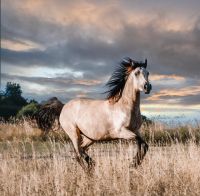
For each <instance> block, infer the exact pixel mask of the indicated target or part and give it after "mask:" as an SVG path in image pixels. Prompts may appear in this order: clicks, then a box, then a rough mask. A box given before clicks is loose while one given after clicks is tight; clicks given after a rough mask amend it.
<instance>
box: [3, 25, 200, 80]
mask: <svg viewBox="0 0 200 196" xmlns="http://www.w3.org/2000/svg"><path fill="white" fill-rule="evenodd" d="M199 26H200V25H199V22H197V23H196V25H195V26H194V28H193V29H192V30H191V31H189V32H165V31H164V32H160V31H159V29H156V28H155V27H152V26H151V24H149V25H148V26H146V27H143V28H140V27H136V26H130V25H127V24H123V30H122V31H121V33H120V35H119V36H118V37H117V38H116V39H115V40H114V42H113V43H111V44H109V43H106V42H104V41H102V40H99V39H98V38H96V37H95V35H90V36H89V37H87V38H83V37H82V36H81V35H80V34H79V32H83V30H82V29H81V27H77V28H76V31H75V32H78V33H75V34H74V35H72V36H67V37H66V38H67V41H63V43H58V44H55V45H53V46H51V47H47V48H46V49H45V50H44V51H43V50H33V51H26V52H24V51H10V50H6V49H2V61H3V62H7V63H9V64H14V65H19V66H27V64H29V65H38V66H41V65H42V66H48V67H55V65H56V66H58V67H59V66H63V67H64V66H66V65H68V66H73V68H75V69H77V70H79V69H80V70H84V69H85V70H87V69H88V70H91V69H94V68H95V67H96V66H95V65H96V63H98V62H103V63H104V64H105V66H104V68H105V73H106V72H107V70H106V67H108V66H109V65H111V64H113V62H117V61H119V59H120V58H121V57H123V56H133V57H137V58H138V59H144V57H149V62H150V64H152V65H151V67H150V68H151V70H152V71H153V72H154V73H162V74H163V73H164V74H177V75H184V76H189V77H193V76H198V75H199V74H200V69H199V64H200V56H199V52H200V44H199V42H200V41H199V40H200V39H199V37H200V36H199V34H200V33H199V32H200V28H199ZM47 28H48V25H47ZM66 31H67V30H66ZM31 41H34V40H31ZM144 54H146V55H145V56H144ZM87 62H89V63H88V66H87ZM94 72H95V69H94Z"/></svg>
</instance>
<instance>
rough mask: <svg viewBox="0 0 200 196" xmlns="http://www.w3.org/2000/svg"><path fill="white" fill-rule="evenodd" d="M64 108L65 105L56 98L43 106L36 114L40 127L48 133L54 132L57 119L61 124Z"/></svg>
mask: <svg viewBox="0 0 200 196" xmlns="http://www.w3.org/2000/svg"><path fill="white" fill-rule="evenodd" d="M63 106H64V104H63V103H62V102H61V101H59V100H58V99H57V98H56V97H53V98H51V99H50V100H48V101H47V102H46V103H45V104H44V105H41V106H40V109H39V110H38V112H37V113H36V114H35V119H36V122H37V125H38V127H39V128H40V129H41V130H42V131H44V132H46V133H48V132H49V131H50V130H52V129H53V125H54V123H55V120H56V119H57V120H58V124H59V116H60V113H61V110H62V108H63ZM59 125H60V124H59Z"/></svg>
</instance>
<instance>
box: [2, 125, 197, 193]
mask: <svg viewBox="0 0 200 196" xmlns="http://www.w3.org/2000/svg"><path fill="white" fill-rule="evenodd" d="M2 126H5V125H2V124H1V125H0V127H1V128H0V131H1V132H2V131H3V129H2ZM7 126H8V127H7V130H8V129H9V128H10V129H12V128H11V127H9V125H7ZM10 126H11V125H10ZM12 126H13V125H12ZM22 127H23V126H22ZM191 128H192V126H191ZM16 129H17V128H16ZM19 129H21V127H19ZM28 129H29V128H28V126H27V127H26V129H25V130H26V132H28V133H30V130H28ZM30 129H31V128H30ZM18 131H19V130H18ZM157 131H159V130H157ZM1 134H2V133H1ZM30 135H31V134H28V135H27V136H26V137H24V136H23V137H15V138H12V139H10V138H9V137H8V139H5V138H4V140H3V139H2V140H1V142H0V195H43V196H44V195H95V196H96V195H200V185H199V182H200V164H199V163H200V148H199V146H198V144H197V143H196V142H195V140H194V138H193V139H190V140H187V142H184V143H182V142H179V141H176V142H174V143H172V142H171V143H170V145H168V146H167V145H165V146H163V145H160V146H159V145H157V146H156V145H155V144H154V143H152V144H154V145H151V146H150V150H149V152H148V153H147V156H146V157H145V159H144V161H143V163H142V165H141V166H140V167H139V168H137V169H135V168H133V167H132V166H131V163H132V157H133V155H134V154H135V152H136V149H135V146H134V144H133V143H132V142H129V143H127V142H122V141H120V142H110V143H97V144H94V145H93V146H92V147H91V148H90V150H89V152H88V153H89V154H90V155H91V157H92V158H93V159H94V160H95V161H96V166H95V169H94V173H93V176H90V175H87V174H86V173H85V172H84V171H83V170H82V168H81V167H80V166H79V164H78V163H77V162H76V160H75V158H74V152H73V149H72V147H71V145H70V144H71V143H70V142H66V140H65V139H63V140H62V138H61V139H60V140H59V141H58V140H57V139H56V140H55V139H54V137H52V138H50V139H49V140H46V141H42V140H34V139H33V138H32V137H30ZM150 143H151V142H150Z"/></svg>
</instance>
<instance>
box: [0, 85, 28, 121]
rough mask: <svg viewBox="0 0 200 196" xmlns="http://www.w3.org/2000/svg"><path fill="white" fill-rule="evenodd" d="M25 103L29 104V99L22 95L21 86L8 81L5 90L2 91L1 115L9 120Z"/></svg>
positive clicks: (0, 97)
mask: <svg viewBox="0 0 200 196" xmlns="http://www.w3.org/2000/svg"><path fill="white" fill-rule="evenodd" d="M25 105H27V100H26V99H25V98H24V97H22V90H21V86H20V85H19V84H17V83H11V82H8V83H7V84H6V88H5V92H1V95H0V117H3V118H4V119H6V120H7V119H9V118H10V117H11V116H15V115H16V114H17V112H18V111H19V110H20V109H21V107H23V106H25Z"/></svg>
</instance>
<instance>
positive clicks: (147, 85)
mask: <svg viewBox="0 0 200 196" xmlns="http://www.w3.org/2000/svg"><path fill="white" fill-rule="evenodd" d="M151 90H152V85H151V84H150V83H149V82H147V83H146V84H145V85H144V92H145V94H149V93H150V91H151Z"/></svg>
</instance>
